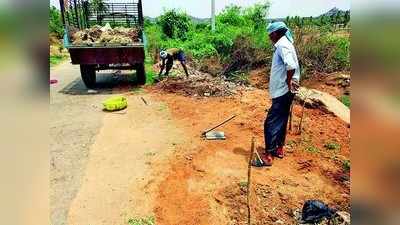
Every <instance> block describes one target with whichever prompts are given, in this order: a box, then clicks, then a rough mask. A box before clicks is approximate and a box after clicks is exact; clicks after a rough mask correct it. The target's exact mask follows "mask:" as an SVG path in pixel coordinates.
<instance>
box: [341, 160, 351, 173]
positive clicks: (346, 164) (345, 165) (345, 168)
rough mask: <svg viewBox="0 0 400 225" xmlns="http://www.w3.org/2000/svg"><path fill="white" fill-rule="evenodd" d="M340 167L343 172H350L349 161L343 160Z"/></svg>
mask: <svg viewBox="0 0 400 225" xmlns="http://www.w3.org/2000/svg"><path fill="white" fill-rule="evenodd" d="M342 166H343V170H344V171H345V172H348V171H350V160H344V161H343V165H342Z"/></svg>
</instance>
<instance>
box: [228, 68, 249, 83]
mask: <svg viewBox="0 0 400 225" xmlns="http://www.w3.org/2000/svg"><path fill="white" fill-rule="evenodd" d="M229 80H231V81H233V82H236V83H239V84H245V85H247V84H250V81H249V75H248V74H247V73H244V72H241V71H236V72H233V73H231V75H230V77H229Z"/></svg>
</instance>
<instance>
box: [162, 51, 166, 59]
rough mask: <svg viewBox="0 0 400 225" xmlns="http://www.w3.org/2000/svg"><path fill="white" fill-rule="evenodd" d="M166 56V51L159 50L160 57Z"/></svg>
mask: <svg viewBox="0 0 400 225" xmlns="http://www.w3.org/2000/svg"><path fill="white" fill-rule="evenodd" d="M167 56H168V53H167V52H166V51H161V52H160V57H161V58H162V59H166V58H167Z"/></svg>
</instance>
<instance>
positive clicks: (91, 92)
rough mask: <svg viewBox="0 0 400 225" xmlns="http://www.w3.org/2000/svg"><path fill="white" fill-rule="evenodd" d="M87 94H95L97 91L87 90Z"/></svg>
mask: <svg viewBox="0 0 400 225" xmlns="http://www.w3.org/2000/svg"><path fill="white" fill-rule="evenodd" d="M87 93H88V94H97V93H98V91H96V90H93V89H89V90H87Z"/></svg>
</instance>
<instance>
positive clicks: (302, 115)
mask: <svg viewBox="0 0 400 225" xmlns="http://www.w3.org/2000/svg"><path fill="white" fill-rule="evenodd" d="M306 100H307V98H306V99H305V100H304V103H303V109H302V110H301V118H300V123H299V134H301V125H302V124H303V117H304V108H305V106H306Z"/></svg>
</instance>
